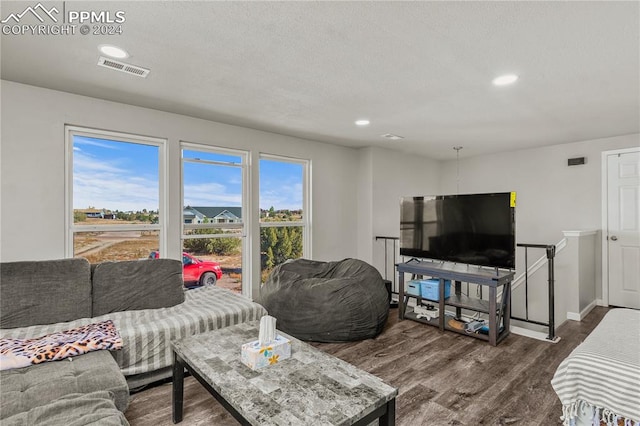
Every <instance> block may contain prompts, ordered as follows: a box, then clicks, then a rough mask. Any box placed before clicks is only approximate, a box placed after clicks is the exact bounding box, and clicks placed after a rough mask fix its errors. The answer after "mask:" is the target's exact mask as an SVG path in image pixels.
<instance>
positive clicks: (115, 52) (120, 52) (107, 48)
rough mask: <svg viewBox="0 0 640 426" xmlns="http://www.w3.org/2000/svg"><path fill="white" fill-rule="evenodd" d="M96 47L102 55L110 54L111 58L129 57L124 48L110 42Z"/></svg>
mask: <svg viewBox="0 0 640 426" xmlns="http://www.w3.org/2000/svg"><path fill="white" fill-rule="evenodd" d="M98 49H100V52H102V53H103V54H104V55H107V56H111V57H112V58H117V59H124V58H128V57H129V54H128V53H127V51H126V50H124V49H122V48H120V47H118V46H113V45H111V44H101V45H100V46H98Z"/></svg>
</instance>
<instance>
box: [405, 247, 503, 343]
mask: <svg viewBox="0 0 640 426" xmlns="http://www.w3.org/2000/svg"><path fill="white" fill-rule="evenodd" d="M396 268H397V270H398V283H399V289H398V290H399V298H398V299H399V300H398V315H399V317H400V319H401V320H403V319H405V318H406V319H411V320H414V321H418V322H421V323H425V324H429V325H433V326H436V327H438V328H440V330H441V331H444V330H450V331H454V332H457V333H460V334H464V335H467V336H472V337H475V338H478V339H482V340H486V341H488V342H489V344H491V345H492V346H496V345H497V344H498V343H499V342H500V341H502V339H504V338H505V337H507V335H508V334H509V326H510V318H511V304H510V303H511V297H510V296H511V281H512V280H513V276H514V275H515V272H512V271H503V270H489V269H481V268H479V267H477V266H472V265H460V264H455V265H445V264H442V263H435V262H430V261H417V260H410V261H408V262H405V263H398V264H397V265H396ZM405 273H407V274H413V275H416V276H418V277H425V276H427V277H432V278H439V279H440V286H439V294H440V295H439V301H438V302H432V303H434V304H435V303H437V304H438V308H439V316H438V318H436V319H427V318H418V317H417V315H416V313H415V312H413V311H409V312H406V310H407V300H406V298H405V296H406V294H405V285H404V275H405ZM445 280H451V282H452V284H453V283H455V285H454V289H453V290H454V291H452V292H451V295H450V297H448V298H447V299H445V298H444V291H445V288H444V287H445V286H444V281H445ZM463 282H466V283H472V284H477V285H481V286H487V287H489V299H488V300H483V299H479V298H473V297H468V296H466V295H464V294H462V283H463ZM498 288H502V298H501V301H500V303H498ZM412 297H416V298H417V299H418V301H417V302H418V304H420V303H421V301H422V300H423V299H421V298H420V297H417V296H412ZM424 300H426V299H424ZM447 306H452V307H455V310H456V318H460V317H461V315H462V309H467V310H471V311H475V312H481V313H484V314H487V315H488V316H489V331H488V333H487V334H483V333H480V332H476V333H467V332H466V331H465V330H458V329H456V328H453V327H451V326H450V325H449V324H447V322H446V321H445V308H446V307H447Z"/></svg>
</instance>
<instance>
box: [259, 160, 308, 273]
mask: <svg viewBox="0 0 640 426" xmlns="http://www.w3.org/2000/svg"><path fill="white" fill-rule="evenodd" d="M309 199H310V197H309V161H307V160H298V159H290V158H285V157H277V156H272V155H261V156H260V258H261V262H260V263H261V268H262V269H261V278H262V282H264V281H265V280H266V278H267V276H268V275H269V273H270V272H271V270H272V269H273V268H274V267H275V266H276V265H279V264H280V263H282V262H284V261H286V260H288V259H296V258H300V257H310V256H311V250H310V247H311V243H310V223H311V221H310V214H309V212H310V209H309Z"/></svg>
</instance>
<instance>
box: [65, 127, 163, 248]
mask: <svg viewBox="0 0 640 426" xmlns="http://www.w3.org/2000/svg"><path fill="white" fill-rule="evenodd" d="M74 136H87V137H91V138H97V139H106V140H110V141H114V142H127V143H135V144H140V145H149V146H155V147H157V148H158V192H159V193H158V223H157V224H122V225H76V224H75V223H74V214H73V138H74ZM65 151H66V152H65V212H64V216H65V242H64V244H65V250H64V251H65V257H67V258H70V257H74V248H73V242H74V235H75V234H76V233H80V232H104V231H149V230H154V231H156V230H157V231H159V235H158V245H159V247H158V250H160V253H164V252H166V248H167V223H168V218H167V212H168V209H167V204H166V202H167V194H166V190H167V173H166V169H167V167H166V157H167V140H166V139H163V138H157V137H151V136H142V135H135V134H131V133H124V132H117V131H111V130H102V129H95V128H90V127H81V126H72V125H65Z"/></svg>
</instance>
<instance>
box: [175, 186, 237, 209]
mask: <svg viewBox="0 0 640 426" xmlns="http://www.w3.org/2000/svg"><path fill="white" fill-rule="evenodd" d="M227 191H228V189H227V187H226V186H225V185H222V184H220V183H214V182H208V183H197V184H188V185H185V187H184V205H185V206H219V207H220V206H240V205H242V195H241V194H240V193H228V192H227Z"/></svg>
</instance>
